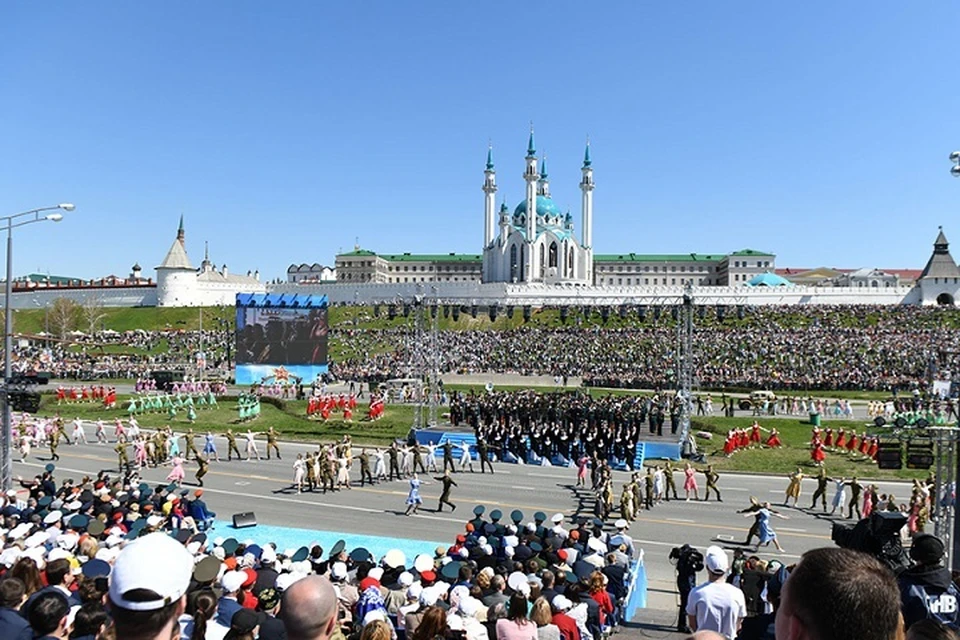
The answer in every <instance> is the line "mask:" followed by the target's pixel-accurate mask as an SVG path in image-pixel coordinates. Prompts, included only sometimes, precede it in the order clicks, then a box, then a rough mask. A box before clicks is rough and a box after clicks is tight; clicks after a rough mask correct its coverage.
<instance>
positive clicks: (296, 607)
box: [280, 575, 339, 640]
mask: <svg viewBox="0 0 960 640" xmlns="http://www.w3.org/2000/svg"><path fill="white" fill-rule="evenodd" d="M280 619H281V620H283V626H284V628H285V629H286V631H287V638H288V640H326V639H327V638H330V637H331V636H333V635H334V632H335V631H337V630H338V628H339V627H338V625H337V594H336V593H335V592H334V590H333V585H332V584H330V581H329V580H327V579H326V578H322V577H320V576H315V575H314V576H307V577H305V578H302V579H300V580H297V581H296V582H294V583H293V584H292V585H291V586H290V587H289V588H287V589H286V590H285V591H284V592H283V598H282V599H281V601H280Z"/></svg>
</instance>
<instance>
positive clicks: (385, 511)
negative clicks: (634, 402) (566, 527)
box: [14, 429, 907, 610]
mask: <svg viewBox="0 0 960 640" xmlns="http://www.w3.org/2000/svg"><path fill="white" fill-rule="evenodd" d="M87 431H88V437H89V435H92V433H93V429H88V430H87ZM218 440H219V441H218V447H219V448H220V450H221V451H225V449H226V446H225V441H223V439H218ZM241 448H242V445H241ZM260 448H261V451H263V450H265V446H264V443H260ZM281 449H282V450H283V452H284V453H283V456H284V457H283V460H282V461H279V460H277V459H276V458H274V459H273V460H271V461H267V460H262V461H259V462H257V461H253V462H248V461H236V460H235V461H233V462H230V463H228V462H221V463H213V464H211V470H210V473H209V474H208V475H207V477H206V478H205V480H206V486H205V491H206V493H207V502H208V504H209V505H210V507H211V508H212V509H213V510H214V511H216V512H217V513H218V514H219V515H220V516H221V517H225V519H228V518H229V516H230V514H233V513H236V512H240V511H250V510H252V511H254V512H255V513H256V515H257V519H258V521H259V522H261V523H264V524H271V525H278V526H297V527H304V528H311V527H316V528H318V529H326V530H332V531H343V532H346V533H356V534H372V535H383V536H390V537H400V538H411V539H425V540H452V539H453V537H454V536H455V535H456V534H457V533H459V532H461V531H462V528H463V524H464V522H465V521H466V520H467V519H469V517H470V515H471V510H472V507H473V506H474V505H475V504H485V505H487V506H488V509H492V508H500V509H501V510H502V511H504V513H508V512H509V511H510V510H512V509H515V508H516V509H520V510H522V511H523V512H524V513H525V514H526V516H527V518H528V519H529V518H530V517H531V516H532V514H533V513H534V512H535V511H538V510H542V511H544V512H546V513H547V515H548V516H549V515H552V514H553V513H555V512H558V511H559V512H563V513H564V514H567V515H573V514H575V513H577V512H579V511H581V510H583V511H584V512H589V511H590V509H591V508H592V505H593V498H592V495H591V494H590V492H586V491H584V490H582V489H581V490H579V491H578V490H577V489H576V488H575V487H574V486H573V484H574V482H575V472H574V470H573V469H564V468H558V467H531V466H523V465H510V464H495V468H496V473H495V474H494V475H490V474H480V473H470V472H467V473H458V474H456V476H455V479H456V481H457V483H458V484H459V486H458V487H456V488H454V490H453V494H452V498H453V500H454V502H455V503H457V505H458V507H459V508H458V510H457V512H456V514H453V513H450V512H447V511H445V512H443V513H439V514H437V513H434V512H433V511H426V512H421V513H420V514H418V515H416V516H410V517H405V516H403V515H402V513H403V510H404V498H405V496H406V494H407V484H406V482H399V481H395V482H388V483H383V484H379V485H376V486H374V487H370V486H367V487H364V488H360V487H359V486H355V487H354V488H353V489H352V490H350V491H340V492H332V493H328V494H326V495H324V494H321V493H313V494H311V493H305V494H300V495H297V494H296V492H295V491H292V490H291V489H290V483H291V479H292V476H293V472H292V466H291V465H292V462H293V459H294V458H295V456H296V453H297V452H299V451H306V450H307V445H304V444H300V443H281ZM59 453H60V455H61V460H60V461H59V463H57V466H58V468H59V470H60V474H61V476H60V477H63V476H64V475H67V474H69V475H79V474H81V473H96V472H97V471H99V470H101V469H111V470H115V468H116V464H117V459H116V455H115V454H114V452H113V448H112V445H96V444H91V445H62V446H61V447H60V449H59ZM358 453H359V451H356V452H355V455H356V454H358ZM35 454H37V455H36V456H35V457H33V458H30V459H28V460H27V461H26V463H21V462H19V460H18V461H16V462H15V463H14V473H15V474H20V475H23V476H28V475H32V474H34V473H37V472H38V470H39V469H40V468H41V467H43V466H44V465H45V464H46V462H48V460H47V455H48V454H47V452H46V451H45V450H42V449H41V450H37V451H35ZM131 457H132V454H131ZM194 468H195V467H194V466H193V465H190V466H188V468H187V475H188V479H190V480H192V472H193V469H194ZM353 471H354V473H353V475H354V477H355V478H358V477H359V471H358V470H357V469H356V465H355V467H354V470H353ZM168 472H169V467H166V468H159V469H146V470H144V472H143V476H144V478H145V479H146V480H147V481H148V482H161V481H163V479H164V478H165V477H166V475H167V473H168ZM615 473H616V476H615V480H616V482H617V489H618V490H617V493H618V494H619V487H620V486H621V483H622V482H624V481H626V480H627V474H626V473H621V472H615ZM681 475H682V474H680V473H677V474H676V479H677V484H678V485H679V486H681V487H682V481H681V479H680V477H681ZM698 481H699V482H700V484H701V486H702V485H703V479H702V477H701V478H699V480H698ZM719 484H720V488H721V490H722V492H723V496H724V502H722V503H718V502H715V501H711V502H685V501H683V500H680V501H670V502H665V503H663V504H661V505H658V506H657V507H655V508H654V509H653V510H651V511H644V512H643V513H642V514H641V516H640V518H639V519H638V520H637V521H636V522H634V523H633V525H632V526H631V529H630V533H631V535H632V536H633V538H634V540H635V541H636V544H637V546H638V548H642V549H643V551H644V553H645V556H646V566H647V573H648V577H649V586H650V596H649V606H650V607H651V608H653V609H658V610H670V609H672V608H673V607H675V602H676V601H675V595H674V589H673V585H674V571H673V567H672V566H671V564H670V563H669V562H668V560H667V555H668V554H669V552H670V549H671V548H673V547H675V546H678V545H680V544H682V543H684V542H687V543H690V544H692V545H695V546H698V547H700V548H703V547H705V546H707V545H708V544H711V543H719V544H722V545H723V546H726V547H727V548H728V549H731V550H732V549H734V548H736V546H737V545H736V544H734V543H733V541H735V540H742V539H743V538H744V537H745V534H746V530H747V529H748V528H749V524H750V522H751V520H749V519H746V518H744V517H743V516H742V515H739V514H737V513H736V510H737V509H741V508H743V507H744V506H746V505H747V504H748V499H749V496H751V495H753V496H757V497H758V498H759V499H760V500H769V501H771V502H773V501H782V499H783V491H784V488H785V487H786V484H787V481H786V479H785V478H771V477H762V476H750V475H739V474H726V475H724V476H723V477H722V478H721V480H720V483H719ZM813 485H814V483H813V482H812V481H809V480H808V481H805V482H804V487H803V495H802V496H801V505H804V506H808V505H809V500H810V497H811V495H812V492H813V489H814V486H813ZM880 489H881V491H882V492H888V491H893V492H894V493H895V494H896V495H899V496H905V495H907V489H906V485H903V484H899V485H898V484H894V483H881V484H880ZM421 493H422V495H423V496H424V500H425V503H426V504H425V507H427V508H429V509H433V508H434V507H435V506H436V500H437V497H438V494H439V491H438V483H431V484H428V485H426V486H425V487H424V488H423V489H422V490H421ZM681 495H682V493H681ZM830 497H832V496H830ZM782 512H783V513H784V514H785V515H787V516H788V517H789V518H790V519H789V520H775V521H774V527H775V529H776V531H777V532H778V534H779V537H780V541H781V544H782V545H783V547H784V548H785V550H786V553H784V554H778V553H777V552H776V550H775V549H773V547H770V548H765V549H764V550H762V551H761V553H760V556H761V557H766V558H772V557H781V558H783V559H785V560H787V561H794V560H796V559H797V558H798V557H799V555H800V554H801V553H802V552H803V551H805V550H807V549H811V548H815V547H819V546H824V545H831V544H832V543H831V542H830V530H831V522H832V519H831V518H829V517H826V516H823V515H822V514H818V513H811V512H806V511H802V510H797V509H794V508H789V509H782Z"/></svg>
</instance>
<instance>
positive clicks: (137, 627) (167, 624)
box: [109, 533, 193, 640]
mask: <svg viewBox="0 0 960 640" xmlns="http://www.w3.org/2000/svg"><path fill="white" fill-rule="evenodd" d="M159 567H162V570H158V568H159ZM192 574H193V558H191V557H190V554H189V553H187V550H186V549H184V548H183V546H182V545H181V544H180V543H178V542H177V541H176V540H174V539H173V538H171V537H170V536H168V535H166V534H164V533H151V534H149V535H146V536H143V537H142V538H139V539H138V540H136V541H135V542H133V543H131V544H129V545H128V546H127V547H125V548H124V549H123V551H121V552H120V555H119V556H117V560H116V562H115V563H114V565H113V571H112V572H111V574H110V589H109V604H110V616H111V618H112V619H113V624H114V627H115V628H116V633H117V637H118V638H134V639H136V640H154V639H156V640H168V639H169V638H172V637H174V634H175V633H176V631H177V629H178V627H177V618H179V617H180V615H181V614H183V612H184V609H185V607H186V593H187V588H188V587H189V586H190V577H191V575H192Z"/></svg>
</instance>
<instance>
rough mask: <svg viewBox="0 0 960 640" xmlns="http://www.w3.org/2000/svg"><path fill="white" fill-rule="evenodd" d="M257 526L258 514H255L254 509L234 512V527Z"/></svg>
mask: <svg viewBox="0 0 960 640" xmlns="http://www.w3.org/2000/svg"><path fill="white" fill-rule="evenodd" d="M255 526H257V516H255V515H254V514H253V511H244V512H243V513H235V514H233V528H234V529H244V528H246V527H255Z"/></svg>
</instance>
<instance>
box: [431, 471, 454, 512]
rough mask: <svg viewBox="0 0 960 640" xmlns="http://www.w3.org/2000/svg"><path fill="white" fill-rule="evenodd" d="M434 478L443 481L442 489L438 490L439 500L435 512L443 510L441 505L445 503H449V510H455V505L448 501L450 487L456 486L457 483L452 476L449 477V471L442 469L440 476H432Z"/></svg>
mask: <svg viewBox="0 0 960 640" xmlns="http://www.w3.org/2000/svg"><path fill="white" fill-rule="evenodd" d="M434 480H437V481H439V482H442V483H443V490H442V491H441V492H440V502H439V504H437V513H440V512H441V511H443V505H445V504H448V505H450V510H451V511H456V510H457V505H455V504H453V503H452V502H450V487H455V486H457V483H456V482H454V481H453V478H451V477H450V472H449V471H444V472H443V475H442V476H440V477H439V478H438V477H434Z"/></svg>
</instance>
